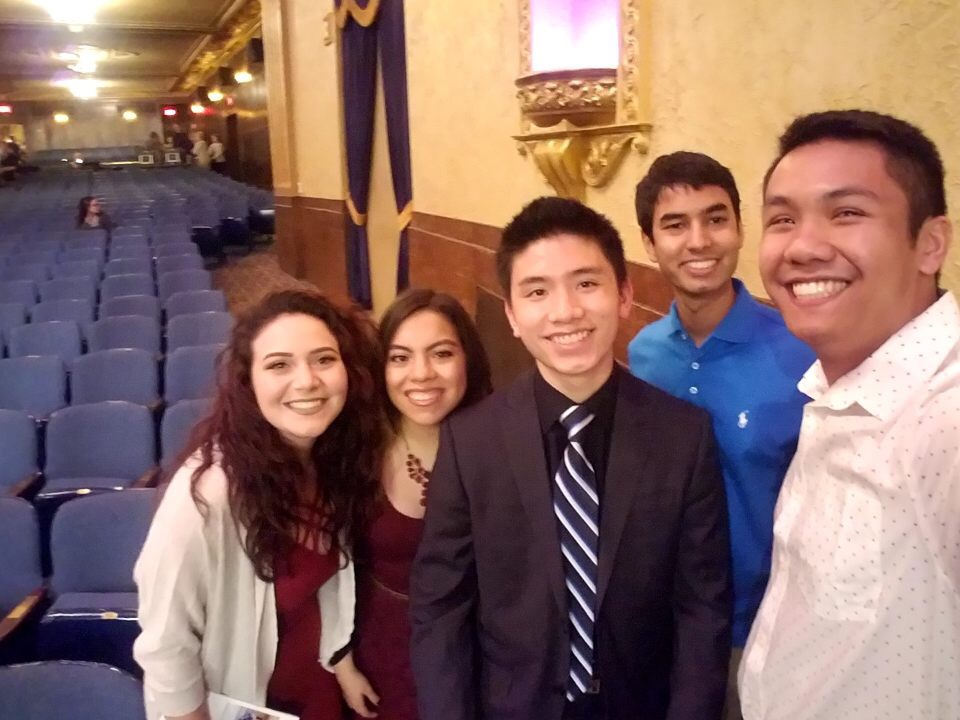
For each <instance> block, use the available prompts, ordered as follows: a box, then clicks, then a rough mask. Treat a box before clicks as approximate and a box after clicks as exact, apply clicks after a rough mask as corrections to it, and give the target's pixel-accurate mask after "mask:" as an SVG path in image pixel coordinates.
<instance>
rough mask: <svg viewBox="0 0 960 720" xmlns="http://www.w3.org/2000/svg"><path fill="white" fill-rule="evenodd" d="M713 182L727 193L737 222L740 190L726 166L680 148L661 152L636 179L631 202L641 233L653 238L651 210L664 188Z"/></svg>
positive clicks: (701, 186)
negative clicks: (635, 210) (644, 173)
mask: <svg viewBox="0 0 960 720" xmlns="http://www.w3.org/2000/svg"><path fill="white" fill-rule="evenodd" d="M710 185H715V186H717V187H719V188H721V189H722V190H723V191H724V192H726V193H727V197H729V198H730V204H731V205H732V206H733V213H734V215H735V216H736V218H737V225H740V192H739V191H738V190H737V183H736V181H735V180H734V179H733V173H731V172H730V169H729V168H727V167H726V166H724V165H721V164H720V163H719V162H717V161H716V160H714V159H713V158H712V157H710V156H709V155H704V154H703V153H698V152H688V151H686V150H681V151H679V152H675V153H670V154H669V155H661V156H660V157H658V158H657V159H656V160H654V161H653V164H652V165H651V166H650V170H648V171H647V175H646V177H644V178H643V180H641V181H640V182H639V183H637V192H636V195H635V196H634V205H635V206H636V209H637V222H638V223H640V229H641V230H643V234H644V235H646V236H647V237H648V238H650V242H653V213H654V211H655V209H656V206H657V200H659V199H660V193H661V192H662V191H663V189H664V188H670V187H691V188H693V189H694V190H699V189H700V188H703V187H707V186H710Z"/></svg>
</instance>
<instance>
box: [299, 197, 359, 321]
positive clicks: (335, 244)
mask: <svg viewBox="0 0 960 720" xmlns="http://www.w3.org/2000/svg"><path fill="white" fill-rule="evenodd" d="M297 215H298V217H299V225H300V242H299V246H300V257H301V259H302V273H303V274H302V275H301V277H302V278H303V279H304V280H307V281H308V282H311V283H313V284H314V285H316V286H317V287H318V288H319V289H320V292H322V293H323V294H324V295H327V296H329V297H330V298H332V299H333V300H336V301H338V302H348V301H349V299H350V293H349V292H348V290H347V226H346V222H347V206H346V203H345V202H344V201H343V200H328V199H324V198H310V197H299V198H297Z"/></svg>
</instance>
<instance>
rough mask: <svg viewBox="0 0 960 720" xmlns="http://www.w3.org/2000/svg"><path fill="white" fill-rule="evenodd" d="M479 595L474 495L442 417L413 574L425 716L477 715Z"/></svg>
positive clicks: (469, 719)
mask: <svg viewBox="0 0 960 720" xmlns="http://www.w3.org/2000/svg"><path fill="white" fill-rule="evenodd" d="M476 601H477V573H476V566H475V564H474V555H473V535H472V528H471V524H470V507H469V501H468V499H467V496H466V493H465V492H464V489H463V485H462V482H461V477H460V470H459V468H458V466H457V457H456V448H455V446H454V442H453V434H452V432H451V430H450V426H449V424H448V423H444V425H443V427H442V429H441V432H440V451H439V454H438V455H437V462H436V464H435V465H434V469H433V474H432V476H431V478H430V486H429V491H428V493H427V515H426V523H425V526H424V531H423V538H422V539H421V541H420V548H419V550H418V552H417V558H416V560H415V561H414V564H413V570H412V572H411V576H410V615H411V664H412V666H413V676H414V679H415V682H416V686H417V704H418V706H419V709H420V717H421V718H422V720H473V719H474V718H476V717H477V716H478V712H477V705H478V698H477V687H476V677H475V672H476V669H475V668H474V656H475V655H476V652H477V648H476V630H475V628H476V624H475V618H474V610H475V606H476Z"/></svg>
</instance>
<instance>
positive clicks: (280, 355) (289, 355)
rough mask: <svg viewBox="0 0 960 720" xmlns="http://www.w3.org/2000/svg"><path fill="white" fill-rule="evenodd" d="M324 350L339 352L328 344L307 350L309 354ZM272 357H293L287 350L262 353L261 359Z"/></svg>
mask: <svg viewBox="0 0 960 720" xmlns="http://www.w3.org/2000/svg"><path fill="white" fill-rule="evenodd" d="M324 352H332V353H337V354H339V353H338V352H337V349H336V348H335V347H330V346H328V345H324V346H323V347H318V348H314V349H313V350H311V351H310V352H309V354H310V355H316V354H318V353H324ZM272 357H277V358H292V357H293V353H288V352H272V353H267V354H266V355H264V356H263V359H264V360H269V359H270V358H272Z"/></svg>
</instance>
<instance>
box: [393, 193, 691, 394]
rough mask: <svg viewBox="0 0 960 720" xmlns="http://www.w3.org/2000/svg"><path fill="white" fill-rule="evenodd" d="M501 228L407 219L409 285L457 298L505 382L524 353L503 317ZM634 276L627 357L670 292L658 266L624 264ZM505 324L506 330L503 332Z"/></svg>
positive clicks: (623, 334)
mask: <svg viewBox="0 0 960 720" xmlns="http://www.w3.org/2000/svg"><path fill="white" fill-rule="evenodd" d="M500 233H501V229H500V228H497V227H493V226H490V225H482V224H480V223H474V222H469V221H467V220H456V219H453V218H446V217H442V216H439V215H429V214H426V213H420V212H415V213H414V214H413V221H412V222H411V223H410V285H411V286H412V287H429V288H433V289H435V290H440V291H442V292H446V293H449V294H450V295H453V296H454V297H455V298H457V299H458V300H459V301H460V302H461V303H463V306H464V307H465V308H466V309H467V311H468V312H470V313H471V315H473V317H474V318H476V320H477V323H478V325H481V324H482V326H483V329H484V332H482V333H481V335H482V337H483V340H484V344H485V346H486V348H487V352H488V353H489V354H490V360H491V366H492V367H493V370H494V375H495V380H496V382H497V384H502V383H504V382H508V381H509V380H510V379H511V378H512V377H513V376H515V375H516V373H518V372H520V371H521V370H522V369H523V368H524V367H528V366H529V361H528V362H527V363H526V364H525V363H524V362H522V359H521V358H520V357H518V352H523V351H522V347H521V346H520V344H519V342H518V341H517V340H516V339H515V338H513V336H512V334H511V333H510V332H509V326H508V325H507V324H506V319H505V318H503V321H502V324H501V323H500V321H499V320H496V319H495V308H496V306H497V305H500V307H499V309H498V311H497V312H498V314H499V317H501V318H502V317H503V309H502V302H503V290H502V289H501V287H500V283H499V282H498V280H497V274H496V263H495V258H494V255H495V252H496V249H497V246H498V245H499V243H500ZM627 272H628V274H629V276H630V279H631V280H632V281H633V291H634V305H633V310H632V311H631V313H630V317H629V318H627V320H625V321H623V322H622V323H621V324H620V330H619V332H618V333H617V341H616V345H615V351H616V355H617V358H618V359H621V360H625V359H626V356H627V344H628V343H629V342H630V340H631V338H633V336H634V335H636V334H637V332H638V331H639V330H640V329H641V328H642V327H644V326H645V325H648V324H649V323H651V322H653V321H655V320H657V319H659V318H660V317H662V316H663V315H664V314H665V313H666V312H667V310H668V309H669V307H670V302H671V300H672V299H673V293H672V290H671V288H670V286H669V285H668V284H667V281H666V280H664V278H663V276H662V275H661V274H660V273H659V271H658V270H657V269H656V268H653V267H650V266H647V265H641V264H639V263H627ZM504 326H506V329H507V332H506V333H504Z"/></svg>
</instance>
